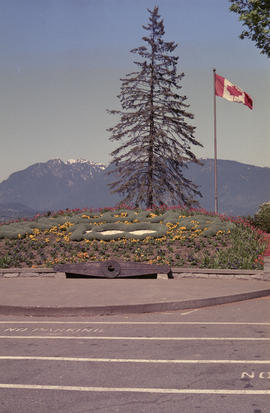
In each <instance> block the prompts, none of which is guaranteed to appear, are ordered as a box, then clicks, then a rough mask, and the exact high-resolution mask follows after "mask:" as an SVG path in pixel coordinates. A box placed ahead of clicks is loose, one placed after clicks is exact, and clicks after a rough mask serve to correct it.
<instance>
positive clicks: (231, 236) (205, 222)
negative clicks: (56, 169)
mask: <svg viewBox="0 0 270 413" xmlns="http://www.w3.org/2000/svg"><path fill="white" fill-rule="evenodd" d="M157 223H159V226H160V227H161V226H162V228H165V232H164V231H163V233H162V235H160V236H159V234H158V233H157V234H156V236H155V237H153V236H137V237H135V236H134V237H133V236H131V235H126V234H129V233H128V232H127V231H128V227H129V226H130V225H131V224H132V225H133V227H134V225H135V227H136V228H140V226H142V225H144V228H146V227H147V228H152V227H151V225H157ZM119 225H121V228H127V229H125V235H124V236H123V238H121V239H117V238H115V239H109V240H104V239H91V237H90V239H87V232H86V229H87V228H88V230H89V231H92V232H91V234H92V238H93V237H94V236H98V237H99V238H102V234H101V232H99V228H100V229H102V228H105V229H106V230H108V228H109V229H110V228H111V229H114V228H116V227H117V226H118V227H119ZM118 227H117V228H118ZM133 227H132V228H133ZM130 228H131V227H130ZM155 228H156V227H155ZM74 234H75V235H76V236H74ZM93 234H94V235H93ZM95 234H97V235H95ZM99 234H101V235H99ZM146 235H147V234H146ZM114 237H115V236H114ZM88 238H89V236H88ZM103 238H104V237H103ZM105 238H106V237H105ZM108 238H112V237H108ZM74 239H77V240H74ZM265 248H266V242H265V240H264V239H263V233H262V232H261V231H258V230H256V229H255V228H254V227H252V226H251V225H250V224H249V223H248V222H246V221H245V220H241V219H230V218H228V217H224V216H216V215H211V214H208V213H207V212H205V211H195V210H186V209H181V208H175V209H171V210H170V209H169V210H167V209H158V208H156V209H154V210H151V211H142V210H127V209H125V210H123V209H121V210H114V209H112V210H108V209H103V210H99V211H93V210H83V211H79V210H76V211H70V210H66V211H60V212H58V213H56V214H53V215H50V216H48V217H36V218H35V219H33V220H31V221H18V222H15V223H5V224H4V225H0V268H10V267H41V266H43V267H44V266H45V267H53V266H54V265H55V264H59V263H79V262H89V261H103V260H108V259H115V260H124V261H135V262H144V263H153V264H156V263H158V264H159V263H160V264H163V263H166V264H169V265H171V266H184V267H199V268H230V269H254V270H255V269H262V268H263V262H262V258H261V257H262V254H263V252H264V250H265Z"/></svg>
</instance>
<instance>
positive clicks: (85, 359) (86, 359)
mask: <svg viewBox="0 0 270 413" xmlns="http://www.w3.org/2000/svg"><path fill="white" fill-rule="evenodd" d="M0 360H40V361H79V362H99V363H149V364H151V363H153V364H158V363H160V364H161V363H164V364H165V363H166V364H270V360H174V359H172V360H162V359H157V360H156V359H114V358H89V357H47V356H0Z"/></svg>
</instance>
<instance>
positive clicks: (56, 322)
mask: <svg viewBox="0 0 270 413" xmlns="http://www.w3.org/2000/svg"><path fill="white" fill-rule="evenodd" d="M192 311H194V310H192ZM190 312H191V311H189V312H188V313H190ZM188 313H183V314H188ZM0 324H89V325H91V324H112V325H117V324H119V325H140V324H141V325H222V326H223V325H230V326H231V325H236V326H238V325H239V326H241V325H247V326H257V325H258V326H270V323H261V322H244V321H243V322H242V321H240V322H234V321H233V322H230V321H220V322H216V321H0Z"/></svg>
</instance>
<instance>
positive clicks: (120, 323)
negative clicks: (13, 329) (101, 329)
mask: <svg viewBox="0 0 270 413" xmlns="http://www.w3.org/2000/svg"><path fill="white" fill-rule="evenodd" d="M0 324H89V325H91V324H119V325H125V324H126V325H136V324H141V325H163V324H165V325H236V326H238V325H247V326H257V325H258V326H270V323H261V322H241V321H240V322H234V321H233V322H230V321H220V322H216V321H0Z"/></svg>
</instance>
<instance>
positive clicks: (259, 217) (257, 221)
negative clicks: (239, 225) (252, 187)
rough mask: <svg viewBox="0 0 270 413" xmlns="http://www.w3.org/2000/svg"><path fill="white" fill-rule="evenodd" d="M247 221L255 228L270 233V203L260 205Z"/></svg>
mask: <svg viewBox="0 0 270 413" xmlns="http://www.w3.org/2000/svg"><path fill="white" fill-rule="evenodd" d="M249 221H250V222H251V224H252V225H254V226H255V227H256V228H259V229H261V230H262V231H265V232H268V233H270V201H269V202H265V203H264V204H262V205H261V206H260V207H259V210H258V212H257V213H256V214H255V215H254V217H251V218H249Z"/></svg>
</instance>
